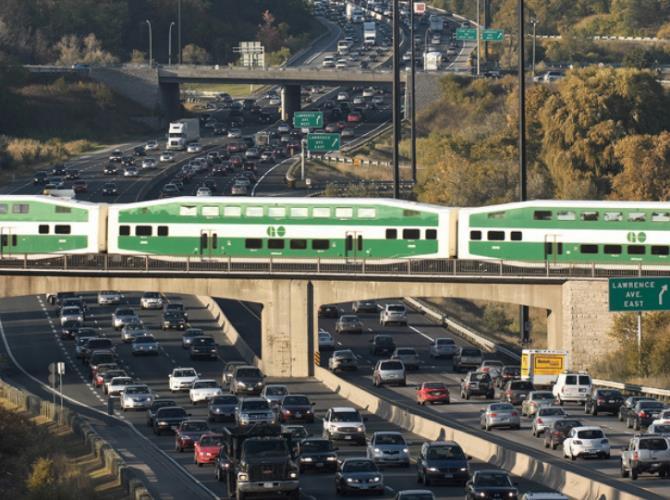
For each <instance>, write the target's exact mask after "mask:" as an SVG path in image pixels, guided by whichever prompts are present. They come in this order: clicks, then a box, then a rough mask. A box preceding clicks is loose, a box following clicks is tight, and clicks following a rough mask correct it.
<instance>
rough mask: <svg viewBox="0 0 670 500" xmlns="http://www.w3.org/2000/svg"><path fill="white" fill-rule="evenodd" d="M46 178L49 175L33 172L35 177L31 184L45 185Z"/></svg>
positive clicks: (42, 172)
mask: <svg viewBox="0 0 670 500" xmlns="http://www.w3.org/2000/svg"><path fill="white" fill-rule="evenodd" d="M48 178H49V174H47V173H46V172H44V171H41V172H35V175H34V176H33V184H46V183H47V179H48Z"/></svg>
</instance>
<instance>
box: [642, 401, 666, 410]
mask: <svg viewBox="0 0 670 500" xmlns="http://www.w3.org/2000/svg"><path fill="white" fill-rule="evenodd" d="M638 405H639V406H640V408H643V409H645V410H662V409H663V408H664V407H665V405H664V404H663V403H661V402H660V401H641V402H640V403H638Z"/></svg>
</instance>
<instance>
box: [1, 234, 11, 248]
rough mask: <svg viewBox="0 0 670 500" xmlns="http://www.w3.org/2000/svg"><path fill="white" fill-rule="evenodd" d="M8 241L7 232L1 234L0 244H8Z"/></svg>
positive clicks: (4, 245)
mask: <svg viewBox="0 0 670 500" xmlns="http://www.w3.org/2000/svg"><path fill="white" fill-rule="evenodd" d="M8 241H9V239H8V238H7V235H6V234H2V235H0V246H3V247H6V246H8V243H7V242H8Z"/></svg>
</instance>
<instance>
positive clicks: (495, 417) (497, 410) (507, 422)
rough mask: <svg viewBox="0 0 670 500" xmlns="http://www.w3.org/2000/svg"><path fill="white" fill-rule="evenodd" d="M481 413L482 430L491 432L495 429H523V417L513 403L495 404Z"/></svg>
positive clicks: (480, 423)
mask: <svg viewBox="0 0 670 500" xmlns="http://www.w3.org/2000/svg"><path fill="white" fill-rule="evenodd" d="M481 412H482V414H481V417H480V419H479V425H480V427H481V428H482V429H486V430H487V431H489V430H491V429H493V428H494V427H510V428H512V429H520V428H521V417H520V416H519V412H518V411H517V409H516V408H514V405H513V404H511V403H493V404H490V405H488V406H487V407H486V409H484V410H481Z"/></svg>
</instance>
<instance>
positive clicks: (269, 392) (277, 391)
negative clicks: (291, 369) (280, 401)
mask: <svg viewBox="0 0 670 500" xmlns="http://www.w3.org/2000/svg"><path fill="white" fill-rule="evenodd" d="M285 394H288V389H287V388H286V387H284V386H268V387H266V388H265V395H266V396H284V395H285Z"/></svg>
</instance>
